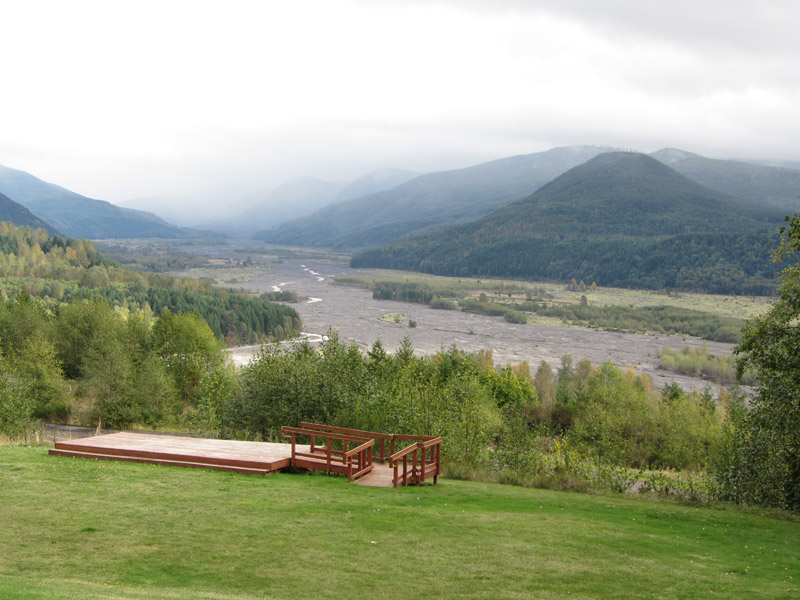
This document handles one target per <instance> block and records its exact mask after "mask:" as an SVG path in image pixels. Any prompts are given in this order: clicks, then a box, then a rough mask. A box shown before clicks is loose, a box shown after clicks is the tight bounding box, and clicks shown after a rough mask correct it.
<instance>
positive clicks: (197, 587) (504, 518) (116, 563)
mask: <svg viewBox="0 0 800 600" xmlns="http://www.w3.org/2000/svg"><path fill="white" fill-rule="evenodd" d="M0 549H2V552H0V598H3V599H12V598H14V599H16V598H23V599H34V598H35V599H45V598H46V599H49V600H52V599H78V598H80V599H94V598H104V599H111V598H113V599H119V598H137V599H138V598H142V599H144V598H178V599H184V598H186V599H188V598H192V599H194V598H217V599H251V598H272V599H302V598H346V599H356V598H798V597H800V591H799V590H800V523H798V522H797V521H796V520H791V519H787V518H777V517H774V516H765V515H761V514H758V513H750V512H743V511H739V510H735V509H727V510H720V509H716V510H712V509H705V508H694V507H687V506H682V505H678V504H673V503H668V502H654V501H649V500H643V499H636V498H628V497H608V496H592V495H583V494H575V493H567V492H555V491H544V490H532V489H525V488H519V487H512V486H501V485H494V484H483V483H477V482H466V481H454V480H447V479H444V480H441V481H440V484H439V485H437V486H423V487H419V488H414V487H410V488H403V489H391V488H390V489H374V488H365V487H361V486H356V485H353V484H348V483H347V481H346V480H345V479H343V478H339V477H332V476H324V475H302V474H295V475H292V474H278V475H273V476H270V477H266V478H262V477H255V476H248V475H237V474H229V473H220V472H214V471H204V470H195V469H182V468H177V467H163V466H153V465H140V464H133V463H117V462H106V461H94V460H85V459H74V458H62V457H51V456H48V455H47V449H46V448H43V447H33V448H28V447H14V446H0Z"/></svg>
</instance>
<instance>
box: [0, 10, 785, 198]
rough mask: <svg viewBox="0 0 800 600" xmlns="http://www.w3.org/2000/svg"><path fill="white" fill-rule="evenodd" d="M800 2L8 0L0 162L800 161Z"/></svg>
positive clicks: (252, 185)
mask: <svg viewBox="0 0 800 600" xmlns="http://www.w3.org/2000/svg"><path fill="white" fill-rule="evenodd" d="M798 7H800V5H797V4H796V3H794V2H788V1H783V0H773V1H770V0H760V1H759V2H754V1H722V0H709V1H707V2H702V3H698V2H696V1H692V2H690V1H687V0H672V1H670V2H662V1H640V2H628V1H623V0H608V1H606V2H595V1H593V0H558V1H554V0H550V1H544V2H527V1H523V0H518V1H505V2H497V1H495V0H492V1H491V2H489V1H486V0H471V1H461V0H459V1H458V2H456V1H452V0H451V1H450V2H430V1H425V2H403V3H397V2H386V1H383V2H376V1H369V2H368V1H366V0H351V1H331V0H308V1H305V2H302V3H300V2H281V3H278V2H262V1H256V0H241V1H237V2H226V3H223V2H221V1H219V2H209V1H205V2H189V1H172V2H154V1H152V0H143V1H138V2H113V3H110V2H104V1H86V0H76V1H73V2H69V3H65V2H60V1H56V0H52V1H38V0H31V1H27V2H16V3H11V2H6V3H4V4H3V5H2V8H0V18H2V21H3V23H4V35H3V36H2V37H0V56H3V57H4V63H3V75H2V76H3V82H4V93H3V95H2V97H0V131H2V132H3V134H2V137H0V163H3V164H6V165H8V166H12V167H16V168H22V169H26V170H29V171H31V172H33V173H34V174H36V175H38V176H41V177H43V178H45V179H49V180H51V181H55V182H57V183H60V184H62V185H65V186H67V187H70V188H72V189H75V190H76V191H79V192H81V193H85V194H87V195H91V196H94V197H102V198H106V199H109V200H112V201H114V200H123V199H125V198H129V197H135V196H153V195H175V196H190V195H194V196H205V197H219V196H220V195H221V194H224V193H226V192H227V193H228V194H239V195H244V194H246V193H248V190H252V189H258V188H264V187H268V186H271V185H275V184H277V183H280V182H281V181H282V180H285V179H287V178H289V177H292V176H295V175H299V174H310V175H315V176H319V177H324V178H327V179H346V178H351V177H356V176H358V175H360V174H362V173H364V172H366V171H367V170H369V169H372V168H378V167H381V166H387V165H388V166H397V167H402V168H409V169H415V170H432V169H437V168H452V167H457V166H465V165H466V164H470V163H472V162H478V161H481V160H489V159H492V158H499V157H501V156H506V155H510V154H516V153H523V152H535V151H538V150H543V149H546V148H549V147H551V146H554V145H561V144H568V143H589V144H598V145H605V144H608V145H618V146H625V147H634V148H639V149H642V150H655V149H657V148H659V147H662V146H677V147H682V148H685V149H687V150H691V151H696V152H701V153H707V154H710V155H712V156H736V155H739V156H757V155H763V156H775V157H777V156H783V157H785V158H789V159H794V160H797V159H798V157H800V135H798V134H799V133H800V122H799V120H798V117H797V116H796V115H797V110H796V106H797V105H798V100H800V73H798V71H797V68H796V65H795V60H796V57H797V56H798V55H800V42H798V36H797V35H796V33H795V31H794V29H795V24H796V23H797V22H798V18H797V17H800V8H798Z"/></svg>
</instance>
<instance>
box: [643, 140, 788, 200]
mask: <svg viewBox="0 0 800 600" xmlns="http://www.w3.org/2000/svg"><path fill="white" fill-rule="evenodd" d="M650 156H652V157H653V158H655V159H658V160H660V161H661V162H663V163H664V164H665V165H668V166H670V167H672V168H673V169H675V170H676V171H677V172H678V173H680V174H681V175H683V176H685V177H688V178H689V179H691V180H692V181H695V182H697V183H699V184H700V185H704V186H706V187H707V188H710V189H712V190H717V191H718V192H722V193H724V194H728V195H730V196H733V197H734V198H738V199H740V200H744V201H745V202H747V203H748V204H752V205H754V206H763V207H769V208H776V209H779V210H781V211H784V212H786V213H795V212H797V211H800V170H797V169H786V168H781V167H769V166H765V165H756V164H753V163H746V162H741V161H736V160H716V159H713V158H706V157H705V156H700V155H698V154H692V153H691V152H684V151H683V150H675V149H673V148H665V149H663V150H659V151H658V152H654V153H653V154H651V155H650Z"/></svg>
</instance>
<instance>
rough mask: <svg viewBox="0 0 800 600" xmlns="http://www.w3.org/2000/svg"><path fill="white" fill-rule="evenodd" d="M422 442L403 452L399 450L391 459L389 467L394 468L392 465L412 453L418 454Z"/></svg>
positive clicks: (404, 449)
mask: <svg viewBox="0 0 800 600" xmlns="http://www.w3.org/2000/svg"><path fill="white" fill-rule="evenodd" d="M420 444H421V442H417V443H416V444H411V445H410V446H408V447H407V448H403V449H402V450H398V451H397V452H395V453H394V454H392V455H391V456H390V457H389V466H394V465H393V464H392V463H396V462H397V461H398V460H400V459H401V458H403V457H404V456H406V455H408V454H411V453H412V452H416V451H417V450H419V447H420V446H419V445H420Z"/></svg>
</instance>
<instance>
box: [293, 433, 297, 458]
mask: <svg viewBox="0 0 800 600" xmlns="http://www.w3.org/2000/svg"><path fill="white" fill-rule="evenodd" d="M294 447H295V433H294V431H293V432H292V466H293V467H296V466H297V464H296V462H295V461H296V459H295V456H294Z"/></svg>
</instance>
